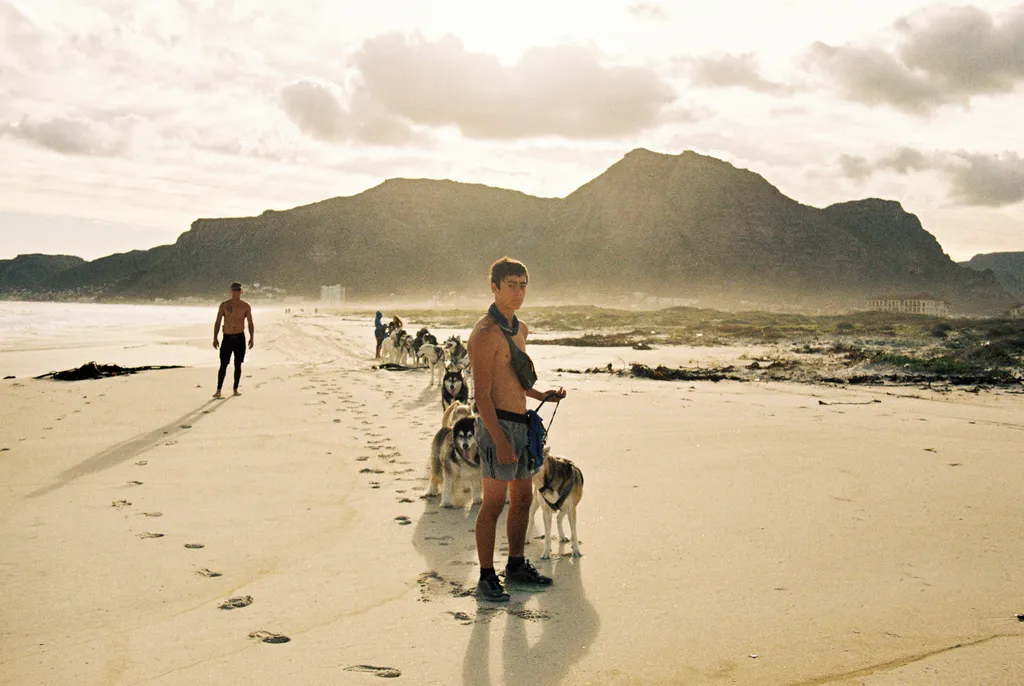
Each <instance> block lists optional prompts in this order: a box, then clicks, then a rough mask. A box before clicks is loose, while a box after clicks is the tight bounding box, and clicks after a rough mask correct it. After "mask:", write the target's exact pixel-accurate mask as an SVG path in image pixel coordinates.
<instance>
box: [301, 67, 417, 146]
mask: <svg viewBox="0 0 1024 686" xmlns="http://www.w3.org/2000/svg"><path fill="white" fill-rule="evenodd" d="M343 98H344V95H343V94H342V93H341V89H340V88H339V87H337V86H335V85H334V84H331V83H327V82H323V81H319V80H315V79H302V80H299V81H295V82H293V83H290V84H288V85H286V86H285V87H284V88H282V89H281V105H282V107H283V108H284V111H285V114H287V115H288V118H289V119H291V120H292V122H293V123H294V124H295V125H296V126H297V127H299V130H300V131H302V133H304V134H306V135H307V136H310V137H311V138H315V139H317V140H321V141H327V142H341V141H356V142H361V143H370V144H374V145H388V146H403V145H410V144H414V143H420V144H423V143H426V142H428V140H427V139H426V138H425V137H424V136H421V135H419V134H418V133H417V132H415V131H414V130H413V129H412V127H411V126H410V125H409V123H408V122H407V121H404V120H402V119H401V118H399V117H396V116H394V115H392V114H391V113H389V112H387V111H385V110H384V109H383V108H382V107H381V106H380V105H379V104H378V103H375V102H373V101H371V100H368V99H366V98H365V97H363V96H361V95H359V94H357V96H356V97H355V98H353V99H352V101H351V102H350V103H348V104H347V105H346V104H343V102H342V100H343Z"/></svg>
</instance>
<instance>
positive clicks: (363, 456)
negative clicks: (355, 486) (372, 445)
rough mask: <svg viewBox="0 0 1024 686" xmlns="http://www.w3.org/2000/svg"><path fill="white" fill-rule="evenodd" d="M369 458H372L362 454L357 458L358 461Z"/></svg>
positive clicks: (364, 460)
mask: <svg viewBox="0 0 1024 686" xmlns="http://www.w3.org/2000/svg"><path fill="white" fill-rule="evenodd" d="M369 459H370V456H369V455H361V456H359V457H357V458H356V462H366V461H367V460H369Z"/></svg>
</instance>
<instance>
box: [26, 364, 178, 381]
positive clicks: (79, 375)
mask: <svg viewBox="0 0 1024 686" xmlns="http://www.w3.org/2000/svg"><path fill="white" fill-rule="evenodd" d="M181 368H182V366H181V365H178V364H174V365H147V366H145V367H122V366H120V365H116V364H96V363H95V362H87V363H85V364H83V365H82V366H81V367H76V368H74V369H65V370H63V371H59V372H47V373H46V374H40V375H39V376H37V377H34V378H36V379H55V380H57V381H84V380H86V379H106V378H109V377H111V376H125V375H127V374H135V373H137V372H147V371H151V370H154V369H181Z"/></svg>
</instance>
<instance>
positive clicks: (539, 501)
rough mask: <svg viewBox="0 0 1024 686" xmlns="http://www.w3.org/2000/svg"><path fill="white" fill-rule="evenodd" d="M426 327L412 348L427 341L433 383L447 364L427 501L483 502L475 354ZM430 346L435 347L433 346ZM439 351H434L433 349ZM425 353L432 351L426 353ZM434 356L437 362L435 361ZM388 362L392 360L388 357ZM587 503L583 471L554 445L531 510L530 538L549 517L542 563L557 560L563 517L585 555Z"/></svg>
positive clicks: (576, 551)
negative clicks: (581, 526)
mask: <svg viewBox="0 0 1024 686" xmlns="http://www.w3.org/2000/svg"><path fill="white" fill-rule="evenodd" d="M398 338H399V339H400V340H396V341H394V342H393V344H392V349H393V350H398V349H401V348H402V346H405V345H406V344H405V342H404V340H405V339H409V338H410V337H408V336H405V337H404V338H402V337H401V336H399V337H398ZM430 339H433V336H432V335H431V334H430V333H429V332H427V330H426V329H421V330H420V331H419V332H418V333H417V335H416V338H412V339H410V340H411V341H412V342H411V343H410V345H413V344H415V342H416V341H417V340H421V341H422V342H421V344H420V345H419V347H418V348H413V349H415V350H417V355H419V358H420V359H423V360H424V361H426V362H427V365H428V366H429V367H430V369H431V374H430V385H433V383H434V366H435V365H444V369H445V374H444V377H443V378H442V381H441V407H442V409H443V415H442V418H441V428H440V429H438V431H437V433H436V434H435V435H434V438H433V440H432V441H431V443H430V457H429V459H428V469H429V472H430V483H429V484H428V485H427V490H426V493H425V494H424V495H425V497H428V498H431V497H437V496H440V497H441V507H445V508H451V507H457V505H456V503H455V497H456V494H457V493H461V492H463V491H465V490H468V491H470V497H471V499H472V502H473V503H474V504H479V503H480V502H482V498H483V476H482V473H481V470H480V456H479V454H478V452H477V445H476V431H475V425H476V418H477V414H476V411H475V410H476V405H475V403H472V402H471V401H470V398H471V395H472V394H471V389H470V380H471V378H472V377H471V375H469V374H468V372H469V371H470V369H469V354H468V351H467V350H466V347H465V345H463V344H462V341H461V340H460V339H459V337H457V336H453V337H451V338H449V339H448V340H447V341H445V344H444V345H438V344H437V343H436V339H435V340H434V341H433V342H432V341H431V340H430ZM387 342H388V341H387V340H385V341H384V344H383V345H382V346H381V354H382V355H386V353H385V346H386V345H387ZM428 346H429V347H428ZM431 348H433V350H431ZM424 349H427V353H426V355H424V354H423V353H424ZM431 358H433V359H435V360H439V361H440V362H438V361H435V362H433V363H431V362H430V359H431ZM385 361H389V358H388V357H386V356H385ZM582 499H583V472H581V471H580V468H579V467H577V466H576V465H575V464H573V463H572V461H571V460H569V459H567V458H564V457H559V456H557V455H552V454H551V451H550V449H549V448H548V447H545V448H544V463H543V465H542V466H541V468H540V470H539V471H538V472H537V473H536V474H534V476H533V505H532V507H531V508H530V519H529V527H528V529H527V540H530V536H531V533H532V530H533V520H534V516H535V515H536V513H537V510H538V509H541V510H542V512H543V519H544V551H543V553H541V559H544V560H546V559H549V558H550V557H551V521H552V519H553V518H554V516H555V515H556V514H557V523H558V536H559V539H560V540H561V541H562V542H565V543H571V544H572V554H573V556H574V557H579V556H580V555H581V554H582V553H580V546H579V538H578V537H577V535H576V508H577V506H578V505H579V502H580V500H582ZM566 517H568V519H569V532H570V536H569V537H566V535H565V531H564V529H563V526H562V522H563V520H564V519H565V518H566Z"/></svg>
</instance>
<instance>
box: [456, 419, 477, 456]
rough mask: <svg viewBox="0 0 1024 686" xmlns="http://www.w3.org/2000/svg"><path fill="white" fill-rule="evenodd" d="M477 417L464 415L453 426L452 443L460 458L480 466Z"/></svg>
mask: <svg viewBox="0 0 1024 686" xmlns="http://www.w3.org/2000/svg"><path fill="white" fill-rule="evenodd" d="M475 425H476V417H463V418H462V419H460V420H459V421H457V422H455V425H454V426H453V427H452V443H453V445H454V446H455V452H456V453H457V454H458V456H459V458H460V459H461V460H462V461H463V462H465V463H467V464H469V465H472V466H474V467H479V466H480V457H479V456H478V455H477V452H476V429H475Z"/></svg>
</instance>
